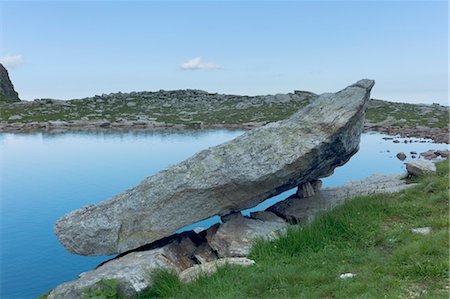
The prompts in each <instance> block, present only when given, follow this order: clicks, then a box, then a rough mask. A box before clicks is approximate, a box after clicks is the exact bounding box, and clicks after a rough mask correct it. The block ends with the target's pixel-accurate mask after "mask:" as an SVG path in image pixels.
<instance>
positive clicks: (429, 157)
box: [420, 150, 437, 160]
mask: <svg viewBox="0 0 450 299" xmlns="http://www.w3.org/2000/svg"><path fill="white" fill-rule="evenodd" d="M420 155H421V156H422V157H423V158H424V159H427V160H434V159H436V158H437V155H436V154H435V151H434V150H428V151H426V152H423V153H420Z"/></svg>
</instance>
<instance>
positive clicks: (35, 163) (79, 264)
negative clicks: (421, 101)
mask: <svg viewBox="0 0 450 299" xmlns="http://www.w3.org/2000/svg"><path fill="white" fill-rule="evenodd" d="M241 133H242V131H226V130H216V131H191V132H186V131H174V132H169V131H163V132H151V131H138V132H135V131H133V132H119V133H118V132H108V131H102V132H76V133H63V134H58V133H30V134H0V154H1V160H0V171H1V173H0V174H1V175H0V184H1V193H0V194H1V206H0V221H1V223H0V224H1V225H0V230H1V236H0V238H1V240H0V244H1V245H0V246H1V248H0V249H1V267H0V268H1V287H0V290H1V291H0V292H1V293H0V298H35V297H36V296H37V295H40V294H42V293H44V292H46V291H47V290H49V289H50V288H52V287H54V286H56V285H58V284H60V283H62V282H64V281H67V280H70V279H73V278H75V277H76V276H77V275H78V274H79V273H81V272H83V271H86V270H89V269H92V268H93V267H95V266H96V265H97V264H99V263H100V262H102V261H104V260H105V259H107V257H81V256H77V255H73V254H69V253H67V252H66V250H65V249H64V248H63V247H62V245H60V244H59V242H58V241H57V239H56V236H55V235H54V234H53V224H54V223H55V221H56V220H57V219H58V218H59V217H61V216H62V215H63V214H65V213H67V212H69V211H71V210H73V209H77V208H79V207H81V206H83V205H87V204H91V203H98V202H100V201H102V200H105V199H107V198H109V197H111V196H113V195H115V194H117V193H119V192H121V191H123V190H125V189H128V188H130V187H132V186H134V185H136V184H137V183H139V182H140V181H141V180H142V179H143V178H145V177H146V176H148V175H151V174H153V173H155V172H157V171H159V170H161V169H164V168H166V167H167V166H169V165H170V164H175V163H177V162H180V161H182V160H184V159H186V158H188V157H189V156H191V155H193V154H194V153H196V152H197V151H199V150H201V149H205V148H207V147H210V146H213V145H216V144H219V143H222V142H225V141H228V140H231V139H232V138H234V137H236V136H238V135H240V134H241ZM382 136H383V135H380V134H365V135H364V136H363V137H362V142H361V147H360V150H359V152H358V153H357V154H356V155H355V156H354V157H353V158H352V159H351V160H350V161H349V162H348V163H347V164H345V165H344V166H342V167H340V168H338V169H336V171H335V173H334V175H332V176H331V177H329V178H326V179H324V187H327V186H335V185H339V184H342V183H343V182H345V181H347V180H350V179H353V180H355V179H362V178H365V177H367V176H369V175H371V174H373V173H399V172H401V171H402V170H403V169H404V165H403V163H404V162H402V161H399V160H398V159H397V158H396V157H395V155H396V153H397V152H400V151H403V152H405V153H406V154H407V156H408V158H410V155H409V152H410V151H417V152H422V151H425V150H428V149H430V148H434V149H445V148H446V145H437V144H429V143H428V144H427V143H408V144H405V143H397V144H396V143H392V141H385V140H383V139H382ZM293 192H295V190H290V191H287V192H285V193H283V194H280V195H278V196H276V197H274V198H271V199H268V200H266V201H265V202H263V203H261V204H260V205H258V206H257V207H254V208H252V209H249V210H247V211H245V213H246V214H248V213H249V212H250V211H253V210H262V209H265V208H266V207H268V206H270V205H272V204H273V203H275V202H277V201H280V200H283V199H284V198H286V197H287V196H289V195H290V194H292V193H293ZM219 220H220V219H219V217H217V216H216V217H213V218H212V219H208V220H205V221H203V222H200V223H196V224H193V225H190V226H189V227H186V228H184V229H183V230H186V229H192V228H195V227H198V226H202V227H207V226H209V225H211V224H212V223H214V222H217V221H219ZM24 281H26V283H24Z"/></svg>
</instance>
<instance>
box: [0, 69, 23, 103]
mask: <svg viewBox="0 0 450 299" xmlns="http://www.w3.org/2000/svg"><path fill="white" fill-rule="evenodd" d="M2 102H6V103H14V102H20V99H19V94H18V93H17V92H16V91H15V90H14V85H13V84H12V83H11V80H10V79H9V75H8V71H7V70H6V69H5V67H4V66H3V65H2V64H0V103H2Z"/></svg>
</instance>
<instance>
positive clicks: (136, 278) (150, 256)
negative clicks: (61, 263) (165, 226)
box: [48, 238, 196, 299]
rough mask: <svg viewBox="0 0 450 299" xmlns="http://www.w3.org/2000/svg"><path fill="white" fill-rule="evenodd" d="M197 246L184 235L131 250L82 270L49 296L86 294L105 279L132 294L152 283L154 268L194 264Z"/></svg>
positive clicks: (180, 268)
mask: <svg viewBox="0 0 450 299" xmlns="http://www.w3.org/2000/svg"><path fill="white" fill-rule="evenodd" d="M195 249H196V246H195V244H194V242H192V241H191V240H190V239H189V238H182V239H181V240H177V241H173V242H170V243H169V244H167V245H165V246H162V247H159V248H154V249H151V250H145V251H135V252H131V253H128V254H126V255H124V256H120V257H118V258H116V259H113V260H110V261H108V262H106V263H104V264H102V265H100V266H98V267H97V268H96V269H94V270H92V271H89V272H85V273H82V274H80V276H79V278H78V279H76V280H73V281H70V282H67V283H63V284H61V285H59V286H58V287H56V288H55V289H53V290H52V291H51V292H50V294H49V296H48V298H49V299H56V298H85V296H86V294H85V293H86V292H87V291H88V290H94V289H96V288H98V287H100V285H101V281H102V280H111V279H114V280H116V281H117V282H118V291H119V292H121V293H123V294H124V295H126V296H127V298H132V297H133V296H135V295H136V293H137V292H140V291H142V290H144V289H146V288H148V287H149V286H151V285H152V283H153V281H152V276H151V273H152V272H154V271H155V270H158V269H161V270H162V269H165V270H169V271H174V272H175V273H181V272H182V271H183V270H186V269H188V268H190V267H193V266H194V265H195V263H194V261H193V260H191V259H190V258H189V256H191V255H192V254H193V252H194V251H195ZM99 284H100V285H99Z"/></svg>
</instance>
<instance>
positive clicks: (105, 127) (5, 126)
mask: <svg viewBox="0 0 450 299" xmlns="http://www.w3.org/2000/svg"><path fill="white" fill-rule="evenodd" d="M267 123H268V122H249V123H242V124H203V123H195V124H170V123H164V122H157V121H117V122H108V121H85V120H83V121H67V122H66V121H48V122H31V123H4V122H0V133H1V132H3V133H34V132H49V133H65V132H96V131H98V132H107V131H111V132H126V131H144V132H145V131H148V132H151V131H155V132H158V131H186V130H189V131H191V130H192V131H200V130H217V129H227V130H251V129H254V128H259V127H262V126H264V125H266V124H267ZM364 132H366V133H367V132H379V133H384V134H387V135H391V136H395V135H399V136H400V137H407V138H409V137H414V138H424V139H431V140H433V141H434V142H435V143H446V144H449V143H450V135H449V128H448V127H446V128H433V127H426V126H416V127H405V128H396V127H392V126H382V125H376V124H370V123H366V124H365V125H364Z"/></svg>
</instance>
